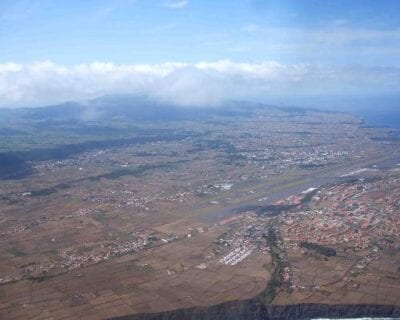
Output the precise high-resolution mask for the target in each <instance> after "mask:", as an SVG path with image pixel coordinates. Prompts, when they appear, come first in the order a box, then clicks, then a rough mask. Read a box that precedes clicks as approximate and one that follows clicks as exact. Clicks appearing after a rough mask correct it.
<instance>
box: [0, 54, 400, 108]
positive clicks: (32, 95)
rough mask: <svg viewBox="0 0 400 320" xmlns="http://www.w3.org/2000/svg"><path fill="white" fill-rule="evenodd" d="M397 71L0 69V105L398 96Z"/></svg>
mask: <svg viewBox="0 0 400 320" xmlns="http://www.w3.org/2000/svg"><path fill="white" fill-rule="evenodd" d="M399 89H400V68H395V67H390V68H389V67H388V68H384V67H363V66H322V65H308V64H282V63H278V62H275V61H265V62H260V63H236V62H232V61H228V60H222V61H216V62H198V63H172V62H171V63H163V64H113V63H103V62H94V63H89V64H79V65H72V66H68V65H60V64H56V63H53V62H51V61H42V62H35V63H30V64H18V63H13V62H10V63H5V64H0V107H19V106H40V105H48V104H55V103H60V102H64V101H72V100H78V101H79V100H86V99H90V98H94V97H98V96H102V95H107V94H125V93H130V94H146V95H149V96H150V97H152V98H155V99H158V100H163V101H168V102H173V103H177V104H179V105H182V106H201V105H216V104H218V103H220V102H223V101H224V100H230V99H245V98H265V99H267V100H268V98H269V97H282V98H284V97H287V96H296V95H298V96H300V95H338V94H339V95H341V94H343V95H345V94H347V95H351V94H368V93H373V94H375V95H376V94H385V93H397V92H399Z"/></svg>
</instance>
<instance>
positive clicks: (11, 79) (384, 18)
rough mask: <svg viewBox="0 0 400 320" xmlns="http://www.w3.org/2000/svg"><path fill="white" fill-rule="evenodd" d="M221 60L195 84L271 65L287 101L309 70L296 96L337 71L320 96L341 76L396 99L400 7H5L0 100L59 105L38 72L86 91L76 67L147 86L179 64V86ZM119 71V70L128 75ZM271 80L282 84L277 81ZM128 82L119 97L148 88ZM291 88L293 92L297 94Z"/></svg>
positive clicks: (279, 3)
mask: <svg viewBox="0 0 400 320" xmlns="http://www.w3.org/2000/svg"><path fill="white" fill-rule="evenodd" d="M218 61H223V62H225V65H224V66H225V67H224V68H222V69H223V70H222V69H221V67H220V66H219V67H217V66H216V65H213V66H212V68H211V69H212V72H211V73H213V74H214V75H213V76H211V75H210V72H209V69H207V70H208V71H207V72H206V75H204V72H203V71H204V68H203V69H201V68H200V69H201V70H202V71H201V75H199V74H198V73H197V72H195V75H194V78H196V77H200V79H203V78H204V77H206V78H207V79H208V77H212V80H216V78H218V76H221V73H223V76H226V74H227V69H226V66H227V64H226V62H227V61H228V62H230V63H231V65H230V69H229V72H228V73H230V74H232V70H236V73H235V77H236V78H237V77H238V76H239V77H242V78H243V77H247V78H249V77H248V74H246V72H248V71H249V68H250V69H251V68H253V69H252V73H251V77H250V78H251V80H254V75H255V74H256V77H259V73H257V71H256V69H257V68H260V64H261V65H263V63H264V65H263V66H264V67H265V62H274V63H279V64H280V69H279V72H280V77H279V82H280V83H281V87H279V88H278V89H279V90H276V91H278V92H280V94H284V87H285V85H286V84H285V81H284V80H285V79H284V76H287V77H291V79H288V81H289V82H288V83H289V84H290V83H291V82H290V81H292V80H293V77H296V75H297V77H299V69H301V70H303V71H302V77H306V78H304V80H305V81H304V82H306V83H309V85H310V88H307V90H304V92H299V94H309V93H310V92H311V91H312V90H311V87H313V84H312V81H311V80H312V79H314V80H315V79H317V80H321V75H320V74H319V73H321V72H325V73H326V72H328V73H329V72H332V73H334V74H335V75H337V74H339V72H340V73H341V75H342V76H341V78H340V77H337V78H336V81H337V82H336V85H335V83H334V82H332V81H330V82H329V81H328V83H327V87H326V88H324V87H321V88H319V89H318V90H319V91H318V92H319V93H320V92H323V91H324V90H328V93H335V92H340V90H341V87H340V82H343V77H344V78H345V79H347V81H348V83H350V84H354V83H355V82H358V81H360V84H362V87H361V88H364V92H365V91H366V90H371V88H372V87H373V86H374V85H376V84H377V83H378V82H379V81H378V82H377V81H376V80H377V79H378V78H379V77H380V79H381V82H380V83H382V84H387V85H388V87H390V88H391V91H396V90H397V89H398V88H399V87H398V86H397V85H398V81H399V79H400V76H399V69H398V68H400V1H397V0H379V1H378V0H352V1H350V0H241V1H239V0H201V1H200V0H114V1H111V0H69V1H53V0H36V1H34V0H0V98H2V99H3V100H4V101H6V104H9V105H14V104H15V105H20V104H21V105H25V104H29V103H33V104H40V103H47V102H53V100H54V99H53V100H52V99H50V100H49V101H46V99H37V97H36V95H35V92H33V91H32V90H38V89H37V87H38V85H40V86H41V87H40V88H41V90H43V88H44V86H45V85H46V83H45V82H43V81H44V80H43V79H42V78H41V77H39V76H38V73H39V71H38V70H39V69H40V68H42V69H40V72H41V73H43V74H44V76H43V77H45V78H46V79H50V73H53V76H54V73H55V74H56V75H58V76H59V75H60V72H61V74H63V75H64V77H66V76H65V74H66V73H68V72H69V74H73V76H70V78H64V82H63V85H64V86H65V83H66V81H67V82H72V80H73V79H75V80H76V81H83V82H82V85H86V83H85V82H84V81H89V82H90V81H91V82H93V80H92V79H89V80H88V79H86V80H82V77H83V76H82V72H81V70H80V69H79V70H80V71H79V70H78V71H77V69H76V68H77V66H79V65H81V66H82V65H86V68H87V69H88V70H89V69H90V70H92V69H93V68H94V69H95V71H94V73H95V74H96V72H97V74H96V75H97V76H98V71H99V70H98V68H101V67H100V64H97V65H96V66H97V67H93V63H103V65H102V66H103V67H104V68H105V70H108V72H109V73H113V74H114V71H115V70H114V69H113V70H111V69H110V68H116V67H117V66H118V65H119V66H126V68H127V69H129V66H131V67H132V66H133V65H147V68H148V69H149V70H150V71H149V73H146V74H145V75H144V76H143V74H142V76H143V77H145V78H146V79H141V81H142V82H143V81H148V78H149V77H151V76H152V75H154V72H155V70H156V69H157V68H159V69H160V68H161V69H162V68H164V67H165V64H166V63H170V62H178V63H184V64H187V65H185V66H184V67H182V66H180V67H175V68H174V70H173V71H171V72H173V73H176V71H177V70H178V69H179V70H178V71H179V74H181V77H180V78H179V77H178V80H179V81H182V74H183V75H184V76H186V75H187V74H190V70H191V69H195V71H198V70H199V66H198V63H200V62H210V63H211V62H218ZM104 63H109V64H112V67H110V65H108V67H106V66H105V65H104ZM244 63H246V64H250V66H247V67H246V66H244V65H243V64H244ZM235 64H238V65H235ZM240 64H242V65H240ZM50 65H52V67H50ZM160 65H162V66H161V67H160ZM304 65H306V66H307V70H305V69H304V68H305V67H304ZM346 67H349V68H348V69H350V70H353V69H354V68H356V69H357V72H356V74H358V76H359V77H360V78H355V77H354V76H353V77H352V76H351V75H350V74H349V75H345V74H344V73H343V72H344V70H346ZM62 68H64V69H63V70H64V71H62V70H61V69H62ZM65 68H67V69H68V68H70V69H68V70H66V69H65ZM91 68H92V69H91ZM96 68H97V69H96ZM107 68H108V69H107ZM302 68H303V69H302ZM324 68H325V69H324ZM343 68H344V69H343ZM362 68H364V69H362ZM122 69H123V68H122ZM182 69H184V70H185V72H183V71H182ZM239 69H240V70H239ZM49 70H50V71H49ZM162 70H164V69H162ZM188 70H189V71H188ZM221 70H222V71H221ZM238 70H239V71H240V72H239V71H238ZM316 70H317V71H316ZM67 71H68V72H67ZM92 71H93V70H92ZM103 71H104V70H103ZM164 71H165V70H164ZM192 71H193V70H192ZM264 71H265V70H264ZM46 72H47V73H46ZM88 72H89V71H88ZM118 72H122V71H121V68H120V69H118ZM135 72H136V71H135ZM135 72H133V73H135ZM157 72H158V74H159V73H160V72H161V71H160V70H158V71H157ZM157 72H156V73H157ZM171 72H170V73H171ZM188 72H189V73H188ZM243 72H244V73H245V74H244V75H243ZM271 72H278V71H276V68H275V69H274V70H272V71H270V72H269V73H268V71H265V72H264V74H263V77H264V78H263V79H265V78H266V77H268V75H269V74H270V73H271ZM285 72H286V73H285ZM316 72H319V73H318V74H317V73H316ZM371 72H372V73H373V74H374V75H375V77H374V79H372V80H374V81H372V80H371V82H370V83H366V81H365V74H371ZM89 73H90V72H89ZM170 73H168V72H167V76H170ZM130 75H131V76H132V74H130ZM134 76H135V77H136V76H137V72H136V73H135V74H134ZM163 76H165V72H164V74H163ZM175 76H176V75H175ZM274 76H275V78H274V79H276V74H275V73H274ZM23 77H30V78H29V79H30V80H31V82H29V83H24V84H23V85H21V81H22V80H21V79H23ZM121 77H122V76H121ZM160 77H161V76H160ZM186 77H187V76H186ZM307 77H308V78H307ZM72 78H73V79H72ZM128 80H129V81H130V82H132V81H133V82H135V84H132V86H129V85H128V84H127V83H124V85H122V86H121V87H120V88H119V89H120V90H116V91H118V92H119V91H122V92H125V91H130V90H131V91H135V92H136V91H140V90H144V91H146V90H147V91H148V90H149V89H148V87H146V88H144V87H143V84H142V87H141V86H138V85H137V82H138V81H139V80H137V79H136V78H135V79H134V80H132V77H131V78H129V79H128ZM217 80H218V79H217ZM258 80H260V79H258ZM261 80H262V79H261ZM267 80H268V81H271V79H270V78H269V79H267ZM328 80H329V79H328ZM330 80H332V79H330ZM40 81H42V82H43V83H40ZM49 81H50V80H49ZM202 81H203V80H202ZM139 82H140V81H139ZM250 82H251V81H250ZM253 84H254V82H253ZM346 84H347V83H346ZM103 85H104V86H105V84H103ZM243 85H250V84H249V83H245V84H243ZM33 87H34V88H36V89H34V88H33ZM53 87H54V85H53ZM183 87H185V86H183ZM267 87H268V86H263V87H262V90H266V89H268V88H267ZM286 87H287V88H286V90H291V89H292V88H293V86H291V85H286ZM354 87H355V88H354V90H355V89H357V88H358V89H360V87H359V86H358V87H357V86H354ZM185 88H186V87H185ZM55 89H57V88H54V90H55ZM61 89H62V88H58V90H59V91H60V90H61ZM67 89H68V90H70V91H71V90H72V89H71V88H69V87H68V88H67ZM275 89H277V88H275ZM378 89H379V88H378ZM24 90H25V91H24ZM29 90H31V91H29ZM68 90H67V92H69V91H68ZM73 90H75V91H76V92H75V91H74V92H75V94H73V95H72V97H73V98H79V97H81V98H87V97H90V96H92V95H95V94H102V93H113V92H104V90H96V88H94V87H93V88H91V92H92V93H91V94H88V93H87V92H86V93H82V94H81V95H80V94H79V92H78V91H79V90H78V89H76V88H73ZM260 90H261V89H260ZM310 90H311V91H310ZM379 90H380V89H379ZM379 90H378V91H379ZM382 90H383V89H382ZM114 91H115V90H114ZM243 91H245V88H243ZM267 91H268V90H267ZM361 91H363V90H361ZM383 91H385V90H383ZM318 92H313V93H315V94H317V93H318ZM56 95H57V94H56V93H54V96H56ZM171 95H172V93H171ZM29 97H31V99H30V100H29ZM66 97H67V96H66ZM66 97H65V98H66ZM63 99H64V96H63ZM0 106H1V104H0Z"/></svg>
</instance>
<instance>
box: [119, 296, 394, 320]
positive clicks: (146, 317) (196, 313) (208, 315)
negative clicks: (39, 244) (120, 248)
mask: <svg viewBox="0 0 400 320" xmlns="http://www.w3.org/2000/svg"><path fill="white" fill-rule="evenodd" d="M321 317H323V318H355V317H400V306H390V305H367V304H359V305H351V304H348V305H327V304H295V305H265V304H263V303H262V302H261V300H259V299H257V298H255V299H251V300H243V301H232V302H228V303H223V304H219V305H215V306H210V307H195V308H187V309H179V310H173V311H166V312H160V313H145V314H133V315H127V316H121V317H116V318H113V320H139V319H140V320H189V319H190V320H218V319H221V320H225V319H226V320H264V319H265V320H270V319H271V320H278V319H280V320H293V319H312V318H321Z"/></svg>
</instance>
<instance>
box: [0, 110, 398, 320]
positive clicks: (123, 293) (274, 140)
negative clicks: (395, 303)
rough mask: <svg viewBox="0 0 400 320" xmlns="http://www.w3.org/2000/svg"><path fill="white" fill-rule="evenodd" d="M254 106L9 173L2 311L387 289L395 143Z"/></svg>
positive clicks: (278, 298)
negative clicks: (12, 176)
mask: <svg viewBox="0 0 400 320" xmlns="http://www.w3.org/2000/svg"><path fill="white" fill-rule="evenodd" d="M252 112H253V113H252V114H251V115H247V114H246V115H245V116H243V115H234V116H225V115H216V116H215V117H214V118H213V120H212V121H210V120H209V119H207V120H206V121H200V120H198V121H197V120H196V121H194V120H192V121H181V122H174V123H173V124H171V123H168V122H166V123H163V122H161V123H159V124H158V127H157V128H156V129H154V128H153V127H152V126H151V125H149V126H148V128H146V127H144V128H141V129H140V130H139V131H138V129H135V130H136V131H132V133H131V134H132V136H130V137H129V138H127V140H123V142H120V140H118V141H119V142H118V144H117V145H116V146H113V145H112V144H111V143H110V145H108V143H109V142H108V141H106V142H104V143H102V144H101V145H102V147H95V146H96V144H95V146H92V145H90V143H87V142H82V143H83V144H84V146H85V147H84V148H83V147H80V148H83V149H82V151H81V152H79V153H77V154H72V155H68V156H65V157H59V156H57V157H56V159H44V160H40V161H39V160H35V161H33V160H30V161H28V162H27V163H26V165H29V166H30V169H31V173H30V174H29V175H27V176H24V177H21V178H18V179H8V178H7V179H4V180H2V181H1V184H0V243H1V250H0V257H1V259H2V264H1V266H0V301H1V302H2V303H3V302H4V303H5V304H3V307H2V308H0V317H3V316H5V315H7V317H8V315H13V317H14V318H15V319H23V318H24V317H23V315H24V310H25V311H27V310H28V311H29V312H30V313H31V314H36V315H37V317H39V318H40V312H41V310H42V309H43V304H44V305H46V306H47V307H46V308H48V310H52V311H49V312H50V314H54V315H57V317H58V315H60V317H58V318H62V317H64V318H65V319H76V318H82V317H84V318H85V317H88V316H89V315H90V316H91V317H92V318H93V319H96V317H97V316H98V314H99V313H101V314H107V317H114V316H117V315H124V314H131V313H140V312H149V311H164V310H166V309H171V308H184V307H191V306H197V305H204V306H208V305H214V304H218V303H223V302H226V301H233V300H242V299H250V298H254V297H255V296H257V295H259V296H260V297H262V299H264V301H266V302H267V303H273V304H290V303H295V302H296V301H305V302H309V303H314V302H318V301H325V302H327V303H330V302H333V301H334V302H335V303H337V302H345V301H344V300H343V301H342V300H341V299H342V298H341V297H340V294H339V291H338V290H339V289H338V288H340V290H342V291H343V292H345V293H346V294H347V293H348V294H349V295H351V296H352V297H353V298H349V299H350V300H346V301H354V303H363V302H366V303H369V302H370V301H372V300H373V299H375V300H377V301H381V300H384V299H389V301H391V299H392V298H390V297H388V294H389V292H392V293H393V291H394V292H396V290H397V289H394V288H397V286H398V285H399V284H398V281H399V275H400V274H399V270H398V269H397V268H398V267H397V265H399V264H400V261H399V260H398V259H399V256H398V251H399V250H400V249H399V243H400V241H399V238H398V234H399V230H400V229H399V228H400V221H399V200H398V199H399V197H400V177H399V170H398V169H400V167H399V166H398V165H397V164H398V160H397V159H393V155H395V153H394V152H393V150H397V149H398V148H400V145H399V144H398V141H397V140H394V139H393V137H392V136H391V132H390V131H389V130H387V129H385V128H372V127H368V126H366V125H364V123H363V122H362V121H361V120H359V119H357V118H354V117H352V116H349V115H346V114H340V113H323V112H317V111H296V110H286V109H280V108H275V109H274V108H271V109H268V110H267V111H266V110H263V109H258V108H256V109H254V110H253V111H252ZM103 125H104V126H105V125H112V123H108V122H107V123H105V124H103ZM163 126H164V127H163ZM137 132H145V135H143V136H142V135H140V134H138V133H137ZM160 132H162V134H160ZM141 134H142V133H141ZM133 135H136V136H133ZM52 138H53V139H54V141H59V140H57V139H56V137H54V136H52ZM32 141H33V142H34V141H35V136H33V137H32ZM33 142H32V143H33ZM51 143H53V142H52V141H49V144H51ZM33 145H34V143H33ZM9 147H10V146H9ZM9 147H8V148H9ZM53 147H54V148H55V149H51V150H52V151H51V152H54V153H56V154H57V155H58V154H59V152H62V151H61V147H60V149H57V148H58V147H57V146H53ZM74 148H75V147H74ZM32 150H33V151H29V152H33V153H34V152H36V151H35V150H34V149H32ZM35 154H36V153H35ZM28 155H29V154H28ZM382 155H385V157H382ZM385 161H389V162H390V164H388V165H385V163H386V162H385ZM380 261H385V264H384V265H383V264H380V263H381V262H380ZM385 268H386V269H385ZM318 270H324V272H318ZM329 270H335V271H334V272H329ZM384 277H386V278H384ZM385 279H390V281H391V283H390V285H389V284H387V281H386V280H385ZM378 282H379V286H380V288H381V289H380V290H381V291H379V292H378V293H377V294H376V295H375V296H374V297H370V296H369V295H368V293H367V291H368V288H370V287H371V286H376V285H378ZM15 288H18V290H15ZM24 292H29V295H26V294H24ZM39 292H40V294H39ZM54 292H57V295H55V294H54ZM5 296H7V297H8V298H7V301H8V302H5V301H2V300H1V299H2V298H1V297H5ZM344 296H345V295H344ZM39 297H43V299H45V300H46V301H45V302H43V300H41V299H39ZM50 297H56V298H50ZM395 297H397V296H396V295H395V294H393V299H394V298H395ZM346 299H347V298H346ZM379 299H381V300H379ZM159 301H161V302H160V303H158V302H159ZM93 305H95V307H94V308H93V307H92V306H93ZM19 310H22V311H19ZM99 310H100V311H99ZM61 316H62V317H61Z"/></svg>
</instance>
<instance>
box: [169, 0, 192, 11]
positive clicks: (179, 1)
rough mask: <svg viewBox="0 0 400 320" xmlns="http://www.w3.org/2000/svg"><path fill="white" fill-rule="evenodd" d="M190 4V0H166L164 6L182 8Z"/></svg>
mask: <svg viewBox="0 0 400 320" xmlns="http://www.w3.org/2000/svg"><path fill="white" fill-rule="evenodd" d="M188 4H189V0H175V1H168V2H166V3H165V4H164V6H165V7H167V8H171V9H181V8H184V7H186V6H187V5H188Z"/></svg>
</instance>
